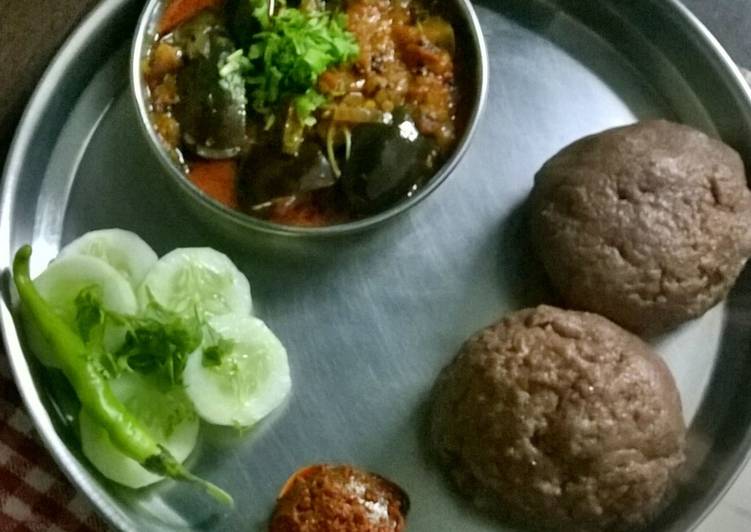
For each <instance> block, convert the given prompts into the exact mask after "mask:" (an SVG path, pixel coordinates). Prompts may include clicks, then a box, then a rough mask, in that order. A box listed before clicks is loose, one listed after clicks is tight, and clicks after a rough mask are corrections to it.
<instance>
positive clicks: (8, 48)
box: [0, 0, 751, 162]
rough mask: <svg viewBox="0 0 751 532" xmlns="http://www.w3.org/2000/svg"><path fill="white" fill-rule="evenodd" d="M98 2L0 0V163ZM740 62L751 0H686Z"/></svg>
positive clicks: (750, 34) (749, 52)
mask: <svg viewBox="0 0 751 532" xmlns="http://www.w3.org/2000/svg"><path fill="white" fill-rule="evenodd" d="M622 1H637V2H638V1H639V0H622ZM97 3H98V0H0V162H2V161H3V160H4V159H5V154H6V152H7V148H8V144H9V143H10V141H11V138H12V136H13V131H14V130H15V127H16V124H17V123H18V120H19V118H20V116H21V113H22V111H23V108H24V106H25V104H26V101H27V100H28V98H29V95H30V94H31V91H32V90H33V89H34V86H35V85H36V82H37V80H38V79H39V77H40V76H41V74H42V72H44V68H45V66H46V65H47V63H49V61H50V59H51V58H52V56H53V55H54V53H55V51H56V50H57V48H58V47H59V46H60V44H61V43H62V41H63V40H64V38H65V36H66V35H67V34H68V33H69V32H70V30H71V29H72V28H74V27H75V26H76V24H77V23H78V22H79V21H80V19H81V17H83V16H84V15H85V13H86V12H87V11H88V10H89V9H91V8H92V7H93V6H94V5H95V4H97ZM684 3H685V4H686V5H687V6H688V7H689V9H691V10H692V11H693V12H694V13H695V14H696V15H697V16H698V17H699V18H700V19H701V20H702V21H703V22H704V23H705V24H706V25H707V26H708V27H709V29H710V30H711V31H712V32H713V33H714V34H715V35H716V36H717V38H718V39H719V40H720V42H721V43H722V44H723V45H724V46H725V48H726V49H727V51H728V52H729V53H730V55H731V56H732V57H733V58H734V59H735V61H736V62H737V63H738V64H739V65H748V66H749V67H751V0H685V2H684Z"/></svg>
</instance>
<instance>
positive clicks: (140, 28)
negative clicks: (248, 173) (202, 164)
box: [129, 0, 489, 237]
mask: <svg viewBox="0 0 751 532" xmlns="http://www.w3.org/2000/svg"><path fill="white" fill-rule="evenodd" d="M452 1H454V2H455V3H456V5H457V7H458V8H459V12H460V13H461V15H462V16H463V17H464V18H465V19H466V23H467V25H468V29H469V34H470V35H471V43H469V44H470V48H471V49H472V51H473V54H474V56H475V61H476V65H477V67H476V72H475V75H474V79H472V80H471V82H472V83H473V85H474V87H475V88H474V90H473V95H474V98H473V101H474V106H473V108H472V111H471V113H470V114H469V116H468V118H467V123H466V126H465V128H464V131H463V133H462V135H461V137H460V138H459V140H458V142H457V143H456V146H455V147H454V149H453V150H452V153H451V155H450V156H449V157H448V159H446V160H445V161H444V163H443V164H442V165H441V167H440V168H439V169H438V170H437V171H436V172H435V173H434V174H433V176H432V177H431V178H430V179H429V180H428V182H427V183H425V185H423V186H422V187H420V188H419V189H418V190H417V192H416V193H415V194H414V195H412V196H410V197H408V198H406V199H404V200H402V201H400V202H398V203H396V204H395V205H392V206H391V207H389V208H388V209H386V210H384V211H381V212H378V213H376V214H373V215H371V216H367V217H365V218H362V219H359V220H355V221H352V222H346V223H342V224H334V225H327V226H321V227H306V226H295V225H284V224H279V223H274V222H269V221H267V220H262V219H260V218H254V217H253V216H250V215H248V214H245V213H244V212H242V211H239V210H236V209H232V208H230V207H227V206H226V205H224V204H222V203H221V202H219V201H218V200H216V199H214V198H212V197H210V196H209V195H208V194H206V193H205V192H203V191H202V190H201V189H200V188H199V187H198V186H197V185H195V184H194V183H193V182H192V181H191V180H190V179H188V178H187V176H186V175H185V173H184V172H183V171H182V170H181V169H180V168H179V167H178V166H177V164H176V163H175V162H174V160H173V159H172V158H171V157H170V156H169V155H168V153H167V150H166V149H165V148H164V147H163V145H162V142H161V140H160V139H159V137H158V135H157V133H156V131H155V130H154V128H153V126H152V124H151V120H150V118H149V105H148V102H147V95H146V83H145V80H144V77H143V69H142V65H143V60H144V58H145V53H146V48H145V47H146V46H151V42H150V41H151V39H152V37H153V35H154V34H155V32H153V29H154V26H155V24H156V18H155V16H154V14H155V13H156V12H157V11H158V8H159V7H160V6H161V5H162V4H164V3H165V0H149V1H148V2H147V3H146V5H145V6H144V8H143V11H142V12H141V14H140V16H139V19H138V24H137V25H136V31H135V35H134V38H133V44H132V46H131V51H130V72H129V78H130V83H129V85H130V92H131V95H132V97H133V101H134V103H135V107H136V112H137V114H138V122H139V124H140V127H141V130H142V131H143V133H144V134H145V136H146V139H147V144H148V145H149V147H150V148H151V151H152V152H153V153H154V155H155V156H156V158H157V159H158V160H159V162H160V163H161V165H162V168H163V169H164V170H166V172H167V173H168V174H169V175H170V177H171V178H172V181H175V182H177V183H178V185H179V186H180V187H181V189H182V191H183V192H185V193H186V194H187V196H189V197H190V198H191V201H192V202H194V203H195V204H196V205H197V206H198V207H199V208H208V210H209V211H211V212H212V213H213V214H214V215H216V216H219V217H220V218H221V219H223V221H228V222H230V223H232V224H233V225H235V226H237V227H241V228H243V229H250V230H254V231H258V232H261V233H266V234H272V235H282V236H291V237H331V236H339V235H350V234H354V233H359V232H362V231H365V230H367V229H370V228H372V227H375V226H377V225H381V224H382V223H383V222H385V221H387V220H390V219H392V218H394V217H396V216H397V215H399V214H402V213H404V212H406V211H408V210H409V209H411V208H412V207H414V206H415V205H417V204H418V203H420V202H421V201H422V200H424V199H425V198H427V197H428V196H429V195H430V194H431V193H433V192H434V191H435V190H436V189H437V188H438V187H439V186H440V185H441V184H442V183H443V182H444V181H446V179H447V178H448V177H449V175H451V174H452V173H453V171H454V169H455V168H456V167H457V165H458V164H459V162H460V161H461V159H462V158H463V157H464V155H465V154H466V152H467V150H468V148H469V146H470V144H471V140H472V138H473V137H474V134H475V132H476V130H477V126H478V123H479V121H480V117H481V116H482V112H483V110H484V108H485V105H486V101H487V92H488V78H489V66H488V52H487V47H486V44H485V38H484V36H483V33H482V27H481V26H480V21H479V19H478V17H477V14H476V13H475V10H474V8H473V6H472V4H471V1H470V0H452Z"/></svg>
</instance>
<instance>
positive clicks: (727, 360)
mask: <svg viewBox="0 0 751 532" xmlns="http://www.w3.org/2000/svg"><path fill="white" fill-rule="evenodd" d="M476 7H477V11H478V15H479V18H480V21H481V24H482V26H483V30H484V35H485V38H486V41H487V44H488V49H489V55H490V67H491V74H490V76H491V77H490V90H489V94H488V97H489V99H488V105H487V108H486V111H485V113H484V116H483V120H482V122H481V124H480V126H479V130H478V132H477V135H476V137H475V139H474V142H473V144H472V146H471V147H470V149H469V151H468V153H467V155H466V157H465V158H464V160H463V161H462V163H461V164H460V166H459V167H458V168H457V170H456V171H455V173H454V174H453V175H452V176H451V177H450V178H449V179H448V181H447V182H446V183H444V184H443V185H442V186H441V188H440V189H439V190H437V191H436V192H435V193H434V194H433V195H432V196H431V197H430V198H428V199H427V200H426V201H425V202H424V203H423V204H421V205H420V206H419V207H418V208H416V209H414V210H412V211H410V212H409V213H407V214H405V215H403V216H401V217H400V218H398V219H397V220H395V221H394V222H392V223H391V224H390V225H387V226H385V227H382V228H380V229H378V230H376V231H374V232H371V233H367V234H364V235H360V236H358V237H356V238H354V237H353V238H349V239H337V240H332V241H312V242H300V241H293V240H289V239H284V238H278V237H267V238H260V237H259V239H258V241H257V242H251V243H250V244H247V243H246V244H245V245H242V246H241V245H240V244H238V243H237V241H236V240H234V239H233V238H232V237H231V236H226V235H222V234H220V233H221V232H220V231H218V230H217V229H216V228H212V227H210V226H207V225H206V224H202V223H200V222H198V221H196V220H195V219H194V218H193V217H192V216H191V214H190V213H189V212H188V211H186V210H184V208H183V207H182V206H181V203H180V202H178V201H171V199H170V193H171V190H172V189H171V188H170V187H169V185H168V183H167V182H166V179H164V178H163V177H164V176H163V175H161V172H162V171H163V170H162V168H161V166H160V165H159V163H158V162H157V161H156V160H155V159H154V157H153V155H152V153H151V152H150V150H149V148H148V147H147V145H146V143H145V140H144V139H143V138H142V133H141V131H140V129H139V125H138V123H137V119H136V114H135V109H134V108H133V103H132V100H131V95H130V94H129V92H128V90H127V81H128V80H127V72H128V70H127V66H128V62H127V58H128V51H129V46H130V39H131V36H132V32H133V29H134V27H135V23H136V19H137V16H138V13H139V11H140V8H141V3H140V2H138V1H135V0H108V1H105V2H103V3H102V4H101V5H100V6H99V7H98V8H97V9H96V10H95V11H94V12H93V13H92V14H91V15H90V16H89V18H88V19H87V20H86V21H85V22H84V23H83V24H82V25H81V27H80V28H79V29H78V31H77V32H76V33H75V34H74V35H73V36H72V37H71V38H70V39H69V41H68V43H67V44H66V45H65V46H64V47H63V48H62V49H61V51H60V53H59V55H58V57H57V58H56V60H55V61H54V62H53V63H52V65H51V66H50V68H49V70H48V72H47V73H46V75H45V77H44V79H43V80H42V82H41V83H40V86H39V88H38V90H37V92H36V94H35V96H34V97H33V99H32V101H31V103H30V104H29V107H28V109H27V112H26V114H25V117H24V119H23V121H22V125H21V127H20V128H19V131H18V133H17V136H16V140H15V142H14V145H13V147H12V148H11V152H10V155H9V159H8V163H7V167H6V169H5V176H4V189H3V195H2V203H1V204H0V268H1V269H2V271H3V277H2V294H3V298H2V305H0V316H1V318H2V329H3V335H4V338H5V343H6V348H7V352H8V354H9V357H10V361H11V364H12V368H13V371H14V374H15V378H16V382H17V384H18V386H19V389H20V391H21V394H22V396H23V399H24V401H25V403H26V406H27V407H28V409H29V411H30V414H31V416H32V417H33V419H34V422H35V424H36V426H37V428H38V430H39V433H40V435H41V437H42V439H43V440H44V441H45V443H46V445H47V446H48V448H49V449H50V451H51V452H52V454H53V455H54V456H55V458H56V460H57V461H58V463H59V464H60V465H61V467H62V468H63V470H64V471H65V472H66V474H67V475H68V476H69V477H70V478H71V479H72V480H73V481H74V482H75V483H76V484H77V485H78V486H79V487H80V488H81V489H82V490H83V491H84V492H85V493H86V494H87V495H88V497H90V498H91V500H92V501H93V502H94V504H95V505H96V506H97V507H98V508H99V509H100V510H101V512H102V514H103V515H104V516H105V517H106V518H107V519H108V520H109V521H110V523H111V524H112V525H114V526H115V527H117V528H120V529H123V530H152V529H186V528H196V529H217V530H255V529H262V528H263V524H264V523H265V521H266V519H267V518H268V515H269V513H270V510H271V507H272V505H273V501H274V496H275V493H276V492H277V490H278V488H279V487H280V486H281V485H282V483H283V482H284V480H285V479H286V478H287V476H288V475H289V474H290V473H292V472H293V471H294V470H295V469H297V468H298V467H300V466H303V465H306V464H309V463H314V462H351V463H355V464H358V465H360V466H362V467H365V468H367V469H371V470H374V471H377V472H379V473H381V474H383V475H386V476H388V477H391V478H392V479H394V480H395V481H397V482H398V483H399V484H401V485H402V486H403V487H404V488H405V489H406V491H407V492H408V493H409V494H410V496H411V499H412V503H413V506H412V510H411V512H410V516H409V525H410V530H415V531H431V532H432V531H442V530H448V531H459V530H461V531H467V532H472V531H482V530H504V528H503V524H499V523H497V522H495V521H492V520H490V519H488V518H486V517H484V516H483V515H481V514H480V513H479V512H477V511H475V510H474V508H473V507H472V505H471V504H470V503H468V502H467V501H466V500H465V499H463V498H462V497H460V496H459V495H458V494H457V493H455V491H454V490H453V488H452V486H451V483H450V482H449V480H448V479H447V478H446V476H445V475H444V473H443V471H442V469H441V468H440V467H439V466H438V465H437V464H435V463H434V462H433V459H432V458H431V455H430V452H429V449H427V445H426V443H425V438H424V435H425V424H426V410H427V406H428V400H429V393H430V389H431V386H432V384H433V381H434V379H435V377H436V375H437V374H438V372H439V370H440V369H441V367H443V366H444V365H445V364H447V363H448V362H449V361H450V360H451V359H452V357H453V356H454V354H455V352H456V351H457V349H458V347H459V346H460V345H461V343H462V341H463V340H464V339H465V338H466V337H467V336H468V335H469V334H471V333H472V332H474V331H475V330H477V329H479V328H480V327H483V326H485V325H487V324H488V323H490V322H492V321H494V320H495V319H497V318H498V317H500V316H501V315H502V314H503V313H504V312H507V311H510V310H515V309H519V308H523V307H526V306H530V305H534V304H537V303H540V302H543V301H546V302H555V299H554V297H552V296H551V295H550V294H549V293H548V291H547V289H546V284H545V277H544V275H543V274H542V272H541V270H540V267H539V265H538V264H537V263H536V261H535V260H534V258H533V257H532V254H531V252H530V250H529V247H528V243H527V235H526V228H525V223H524V219H525V218H524V201H525V198H526V196H527V194H528V192H529V190H530V187H531V184H532V178H533V175H534V173H535V171H536V170H537V169H538V168H539V167H540V165H541V164H542V163H543V161H545V160H546V159H547V158H548V157H550V156H551V155H552V154H554V153H555V152H556V151H557V150H559V149H560V148H561V147H563V146H564V145H565V144H567V143H569V142H571V141H573V140H574V139H576V138H578V137H580V136H583V135H585V134H589V133H593V132H596V131H599V130H602V129H604V128H607V127H611V126H616V125H621V124H626V123H630V122H633V121H635V120H637V119H642V118H648V117H656V116H665V117H670V118H673V119H677V120H681V121H684V122H687V123H690V124H693V125H696V126H698V127H701V128H703V129H704V130H706V131H708V132H710V133H712V134H717V135H720V136H722V138H724V139H725V140H726V141H727V142H729V143H731V144H732V145H733V146H734V147H735V148H736V149H738V150H739V152H740V153H741V154H742V155H743V157H744V159H745V161H746V163H747V164H748V163H749V162H751V97H750V96H751V95H749V92H748V89H747V88H746V87H745V85H744V84H743V81H742V78H741V77H740V74H739V73H738V71H737V70H736V68H735V66H734V65H733V64H732V62H731V61H730V59H729V58H728V57H727V55H726V54H725V53H724V52H723V51H722V49H721V48H720V47H719V45H718V44H717V42H716V41H715V40H714V39H713V38H712V37H711V36H710V35H709V34H708V32H707V31H706V30H705V29H704V28H703V27H702V26H701V25H700V24H699V23H698V22H697V21H696V20H695V19H694V18H693V17H692V16H691V15H690V14H689V13H688V12H687V11H686V10H685V8H683V7H682V6H681V5H680V4H679V3H678V2H675V1H672V0H643V1H641V2H636V3H630V2H621V1H618V0H609V1H603V0H592V1H582V0H571V1H566V0H561V1H550V2H544V1H529V0H523V1H522V0H497V1H495V0H480V2H479V3H478V4H477V5H476ZM103 227H123V228H127V229H131V230H133V231H136V232H137V233H139V234H140V235H142V236H143V237H144V238H145V239H146V240H147V241H148V242H150V243H151V244H152V245H153V246H154V247H155V249H156V250H157V251H158V252H159V253H160V254H163V253H165V252H166V251H168V250H170V249H173V248H175V247H179V246H202V245H209V246H213V247H216V248H218V249H220V250H222V251H224V252H226V253H227V254H228V255H229V256H230V257H231V258H232V259H233V260H234V261H236V263H237V264H238V265H239V266H240V267H241V269H242V270H243V271H244V272H245V273H246V274H247V276H248V278H249V279H250V281H251V286H252V290H253V297H254V301H255V303H256V307H257V312H258V314H259V315H260V316H261V317H262V318H263V319H264V320H266V321H267V322H268V324H269V325H270V327H271V328H272V329H273V330H274V331H276V333H277V334H278V335H279V337H280V338H281V339H282V340H283V341H284V343H285V344H286V346H287V348H288V352H289V360H290V366H291V370H292V378H293V393H292V395H291V398H290V399H289V401H288V402H287V403H286V404H285V405H284V406H283V407H282V408H280V409H279V411H278V412H276V413H275V414H274V415H272V416H271V418H269V419H267V420H265V421H263V422H262V423H261V424H260V426H258V427H257V428H255V429H254V430H252V431H251V432H249V433H246V434H237V433H235V432H234V431H232V430H223V429H218V428H212V427H208V426H205V427H203V430H202V437H201V440H200V442H199V446H198V448H197V451H196V452H195V453H194V455H193V456H192V457H191V459H190V460H189V465H190V467H192V468H193V469H194V470H195V471H196V472H197V473H198V474H200V475H203V476H206V477H207V478H209V479H211V480H214V481H216V482H217V483H219V484H221V485H222V486H223V487H225V488H227V489H228V490H229V491H230V492H232V493H233V494H234V496H235V498H236V501H237V508H236V510H235V511H234V512H233V513H230V514H227V515H220V514H217V513H216V512H217V509H216V507H214V506H212V505H211V504H209V503H207V501H206V500H205V499H204V498H203V496H201V495H200V494H198V493H196V492H195V491H193V490H192V489H190V488H186V487H184V486H181V485H176V484H175V483H171V482H165V483H162V484H160V485H158V486H156V487H154V488H151V489H147V490H144V491H141V492H137V493H136V492H132V491H130V490H127V489H123V488H119V487H118V486H116V485H114V484H112V483H110V482H107V481H105V480H104V479H102V478H101V477H100V476H99V475H97V474H96V473H95V472H94V471H93V470H92V469H90V467H89V466H88V465H87V464H86V461H85V460H82V457H81V454H80V452H79V450H78V447H77V444H76V443H75V442H76V438H75V430H74V428H73V427H71V426H70V417H69V416H68V415H67V414H66V411H67V408H68V407H67V406H66V404H67V400H68V399H67V398H68V393H69V392H68V391H67V390H66V386H65V385H64V383H61V382H59V381H58V380H56V379H54V378H50V376H49V375H48V374H46V373H44V372H43V371H41V370H40V368H39V367H38V366H37V365H36V364H35V363H34V362H33V361H32V360H27V359H26V358H25V357H24V354H23V351H22V338H20V335H19V334H18V333H17V332H16V328H15V326H14V321H13V314H12V308H13V304H14V299H13V290H12V289H11V287H10V277H9V275H8V271H7V268H8V266H9V264H10V260H11V257H12V253H13V252H15V250H16V249H17V248H18V247H19V246H20V245H21V244H23V243H26V242H31V243H32V244H33V246H34V250H35V253H34V257H33V258H34V261H33V264H32V268H33V273H39V272H40V271H41V270H42V269H43V268H44V266H45V265H46V263H47V262H48V261H49V260H50V259H51V258H53V257H54V256H55V255H56V253H57V251H58V249H59V248H60V246H61V245H63V244H65V243H66V242H68V241H70V240H71V239H73V238H75V237H76V236H78V235H80V234H82V233H84V232H85V231H87V230H91V229H95V228H103ZM653 343H654V345H655V346H656V348H657V349H658V351H659V352H660V353H661V354H662V355H663V356H664V357H665V358H666V360H667V362H668V364H669V366H670V368H671V369H672V370H673V373H674V375H675V377H676V380H677V382H678V386H679V388H680V391H681V393H682V396H683V402H684V409H685V415H686V418H687V421H688V422H690V424H691V430H690V442H689V454H690V466H691V468H692V470H693V471H694V475H693V476H692V479H691V480H690V481H689V482H687V484H686V485H685V486H684V487H683V489H682V491H681V493H680V495H679V497H678V499H677V500H676V501H675V503H674V504H673V505H672V506H671V507H670V508H669V509H668V510H667V511H666V512H665V514H664V515H663V516H662V517H661V519H660V520H659V522H658V523H656V524H655V526H654V527H655V529H660V530H674V531H679V530H680V531H682V530H687V529H690V528H692V527H693V526H695V525H696V524H697V523H698V522H699V521H700V520H701V517H702V516H703V515H704V514H705V513H706V512H707V511H708V510H709V509H710V508H711V507H712V505H713V504H714V502H716V500H717V499H718V498H719V497H720V495H721V494H722V493H723V491H724V490H725V489H726V488H727V486H728V485H729V483H730V482H731V480H732V478H733V477H734V475H735V474H736V473H737V471H738V470H739V468H740V467H741V465H742V463H743V462H744V458H745V456H746V452H747V449H748V448H749V445H750V444H751V430H750V428H751V401H749V398H748V397H749V396H748V391H747V390H748V382H751V356H750V355H751V353H749V351H750V350H751V272H749V271H748V269H747V271H746V272H745V274H744V275H743V276H742V278H741V279H740V280H739V282H738V284H737V286H736V288H735V289H734V291H733V292H732V294H731V296H730V298H729V299H728V301H727V302H726V303H724V304H722V305H719V306H718V307H716V308H715V309H713V310H712V311H710V312H709V313H708V314H707V315H705V316H704V317H703V318H701V319H699V320H697V321H695V322H693V323H690V324H687V325H685V326H684V327H682V328H680V329H679V330H677V331H675V332H673V333H671V334H669V335H666V336H664V337H662V338H657V339H655V340H654V341H653Z"/></svg>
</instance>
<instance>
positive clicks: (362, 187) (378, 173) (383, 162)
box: [341, 113, 439, 214]
mask: <svg viewBox="0 0 751 532" xmlns="http://www.w3.org/2000/svg"><path fill="white" fill-rule="evenodd" d="M438 153H439V150H438V146H437V145H436V143H435V142H434V141H433V140H431V139H428V138H427V137H424V136H423V135H421V134H420V133H419V131H417V127H416V126H415V123H414V122H413V121H412V119H411V118H410V117H409V115H406V114H405V113H395V115H394V121H393V122H392V123H391V124H376V123H374V124H361V125H358V126H356V127H355V128H354V129H353V130H352V148H351V152H350V157H349V160H347V162H346V163H345V165H344V167H343V168H342V176H341V183H342V187H343V189H344V192H345V194H346V196H347V199H348V201H349V203H350V205H351V206H352V208H353V209H354V210H355V211H356V212H358V213H361V214H372V213H374V212H377V211H380V210H383V209H385V208H386V207H389V206H390V205H392V204H394V203H396V202H398V201H400V200H402V199H404V198H406V197H409V196H410V195H411V194H412V193H413V192H414V191H415V190H416V189H417V188H419V187H420V186H421V185H422V184H423V183H425V181H427V180H428V179H429V178H430V177H431V176H432V175H433V173H434V172H435V163H436V158H437V156H438Z"/></svg>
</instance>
